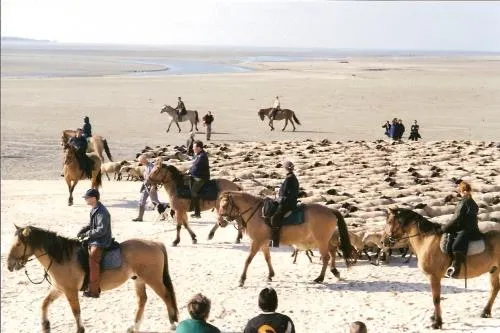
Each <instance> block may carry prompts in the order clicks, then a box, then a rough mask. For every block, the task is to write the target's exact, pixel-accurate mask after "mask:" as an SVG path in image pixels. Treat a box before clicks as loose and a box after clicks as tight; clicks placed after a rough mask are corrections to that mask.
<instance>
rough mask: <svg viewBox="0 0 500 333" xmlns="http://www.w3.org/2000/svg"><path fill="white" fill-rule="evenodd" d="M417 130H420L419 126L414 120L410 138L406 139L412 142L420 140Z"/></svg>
mask: <svg viewBox="0 0 500 333" xmlns="http://www.w3.org/2000/svg"><path fill="white" fill-rule="evenodd" d="M419 130H420V125H418V123H417V121H416V120H415V122H414V123H413V125H411V129H410V137H409V138H408V139H409V140H413V141H418V139H422V137H421V136H420V133H419Z"/></svg>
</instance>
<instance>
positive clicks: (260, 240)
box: [218, 192, 354, 287]
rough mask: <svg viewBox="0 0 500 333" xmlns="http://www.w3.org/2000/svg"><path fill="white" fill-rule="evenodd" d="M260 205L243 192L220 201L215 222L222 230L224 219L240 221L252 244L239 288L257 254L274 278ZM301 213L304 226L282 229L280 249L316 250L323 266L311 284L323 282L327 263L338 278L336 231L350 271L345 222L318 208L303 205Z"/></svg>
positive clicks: (268, 230) (335, 213) (350, 252)
mask: <svg viewBox="0 0 500 333" xmlns="http://www.w3.org/2000/svg"><path fill="white" fill-rule="evenodd" d="M262 204H263V199H262V198H260V197H256V196H253V195H251V194H248V193H245V192H225V193H224V194H223V196H222V198H221V199H220V205H219V218H218V220H219V224H220V225H221V227H225V226H227V224H228V222H227V219H230V220H232V219H236V218H241V220H242V221H243V223H242V225H243V228H244V229H245V230H246V233H247V234H248V236H249V237H250V239H251V240H252V242H251V244H250V254H249V255H248V258H247V260H246V262H245V268H244V269H243V274H242V275H241V278H240V287H242V286H243V285H244V283H245V280H246V278H247V270H248V266H249V265H250V263H251V262H252V259H253V257H254V256H255V254H256V253H257V252H258V251H259V250H262V253H263V254H264V258H265V259H266V262H267V267H268V269H269V275H268V281H271V279H272V278H273V276H274V269H273V266H272V264H271V254H270V252H269V240H270V239H271V228H270V227H269V226H268V225H267V224H266V223H265V221H264V219H263V218H262V214H261V209H262ZM304 211H305V212H304V213H305V216H304V223H302V224H299V225H289V226H283V227H281V231H280V243H281V244H282V245H295V246H297V247H300V248H306V249H314V248H319V252H320V253H321V260H322V262H323V266H322V268H321V273H320V275H319V276H318V277H317V278H316V279H315V280H314V282H317V283H321V282H323V280H324V278H325V272H326V268H327V266H328V262H329V261H330V259H331V268H330V270H331V272H332V273H333V275H335V276H336V277H337V278H339V277H340V274H339V272H338V270H337V268H336V267H335V256H336V251H337V246H336V245H335V244H334V240H333V238H334V237H335V235H334V233H335V230H336V228H337V227H338V230H339V234H340V249H341V250H342V252H343V255H344V260H345V262H346V265H347V267H349V266H351V265H352V264H353V263H354V259H353V255H354V252H353V247H352V246H351V242H350V240H349V235H348V231H347V226H346V224H345V221H344V218H343V217H342V215H341V214H340V213H339V212H338V211H336V210H332V209H330V208H328V207H326V206H323V205H319V204H306V205H305V207H304Z"/></svg>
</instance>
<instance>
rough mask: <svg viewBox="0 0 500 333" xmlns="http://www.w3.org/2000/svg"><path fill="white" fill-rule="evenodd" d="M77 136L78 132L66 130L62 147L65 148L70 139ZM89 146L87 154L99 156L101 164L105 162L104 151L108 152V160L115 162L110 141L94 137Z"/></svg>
mask: <svg viewBox="0 0 500 333" xmlns="http://www.w3.org/2000/svg"><path fill="white" fill-rule="evenodd" d="M75 135H76V131H74V130H64V131H63V132H62V135H61V146H63V147H65V146H66V145H67V144H68V142H69V139H71V138H72V137H74V136H75ZM88 141H89V143H90V144H89V145H88V146H87V153H96V154H97V155H99V158H100V159H101V162H104V155H103V154H102V152H103V150H104V151H105V152H106V155H107V156H108V159H109V160H110V161H111V162H113V157H112V156H111V151H110V150H109V146H108V141H107V140H106V139H105V138H104V137H102V136H100V135H93V136H91V137H90V138H89V139H88Z"/></svg>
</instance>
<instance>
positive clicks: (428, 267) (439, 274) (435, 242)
mask: <svg viewBox="0 0 500 333" xmlns="http://www.w3.org/2000/svg"><path fill="white" fill-rule="evenodd" d="M387 213H388V215H387V221H386V225H385V228H384V243H385V244H386V245H389V246H392V245H393V244H395V243H396V242H397V241H400V240H402V239H409V241H410V244H411V246H412V248H413V250H414V251H415V254H416V255H417V257H418V267H419V268H420V270H421V271H422V272H423V273H424V274H425V275H427V277H428V278H429V281H430V283H431V289H432V300H433V303H434V315H433V316H432V317H431V320H432V328H434V329H440V328H442V325H443V320H442V317H441V304H440V302H441V279H442V278H443V277H444V275H445V273H446V270H447V268H448V267H449V266H450V264H451V258H450V256H448V255H447V254H444V253H442V251H441V249H440V246H439V244H440V239H441V225H440V224H439V223H433V222H430V221H428V220H427V219H425V218H424V217H423V216H421V215H419V214H418V213H415V212H413V211H411V210H408V209H403V208H396V209H388V210H387ZM484 238H485V242H486V248H485V251H484V252H482V253H480V254H476V255H471V256H468V257H467V260H466V265H465V267H462V269H461V270H460V275H459V276H458V278H460V279H464V278H467V279H470V278H474V277H477V276H480V275H482V274H486V273H488V274H489V275H490V285H491V289H490V297H489V300H488V303H487V304H486V306H485V307H484V309H483V311H482V313H481V317H483V318H489V317H491V307H492V306H493V302H494V301H495V298H496V296H497V294H498V291H499V290H500V231H489V232H487V233H485V234H484ZM465 274H467V276H465ZM464 297H467V296H466V295H465V296H464ZM464 301H466V300H464Z"/></svg>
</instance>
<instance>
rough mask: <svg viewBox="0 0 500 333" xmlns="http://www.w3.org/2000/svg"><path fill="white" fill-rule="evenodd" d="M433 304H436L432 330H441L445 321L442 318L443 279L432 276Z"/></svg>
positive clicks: (432, 318)
mask: <svg viewBox="0 0 500 333" xmlns="http://www.w3.org/2000/svg"><path fill="white" fill-rule="evenodd" d="M430 280H431V289H432V302H433V303H434V315H433V316H432V317H431V320H432V325H431V326H432V328H433V329H441V327H442V326H443V319H442V318H441V277H439V276H435V275H431V278H430Z"/></svg>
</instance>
